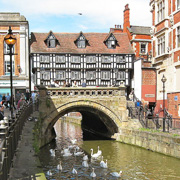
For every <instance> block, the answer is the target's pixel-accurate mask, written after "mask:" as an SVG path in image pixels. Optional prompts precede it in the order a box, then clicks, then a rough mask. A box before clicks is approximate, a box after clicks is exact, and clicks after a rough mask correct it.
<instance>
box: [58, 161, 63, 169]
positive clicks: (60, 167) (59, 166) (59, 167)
mask: <svg viewBox="0 0 180 180" xmlns="http://www.w3.org/2000/svg"><path fill="white" fill-rule="evenodd" d="M57 169H58V170H59V171H62V165H61V161H60V162H59V164H58V165H57Z"/></svg>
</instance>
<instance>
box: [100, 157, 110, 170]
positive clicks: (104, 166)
mask: <svg viewBox="0 0 180 180" xmlns="http://www.w3.org/2000/svg"><path fill="white" fill-rule="evenodd" d="M100 166H101V167H102V168H108V167H107V159H106V162H103V163H101V164H100Z"/></svg>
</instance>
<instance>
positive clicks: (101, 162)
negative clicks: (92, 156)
mask: <svg viewBox="0 0 180 180" xmlns="http://www.w3.org/2000/svg"><path fill="white" fill-rule="evenodd" d="M103 163H104V161H103V156H102V157H101V161H100V166H101V165H102V164H103Z"/></svg>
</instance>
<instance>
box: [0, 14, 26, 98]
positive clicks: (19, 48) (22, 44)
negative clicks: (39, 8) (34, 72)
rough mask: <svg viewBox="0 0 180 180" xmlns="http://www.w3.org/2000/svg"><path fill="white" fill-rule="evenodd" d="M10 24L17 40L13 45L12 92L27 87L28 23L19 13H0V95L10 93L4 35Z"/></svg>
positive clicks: (8, 66)
mask: <svg viewBox="0 0 180 180" xmlns="http://www.w3.org/2000/svg"><path fill="white" fill-rule="evenodd" d="M9 26H11V29H12V32H13V34H14V35H15V36H16V39H17V42H16V44H15V45H14V47H13V53H14V55H13V56H12V65H13V69H12V70H13V94H15V93H16V91H17V90H20V91H21V92H25V90H26V89H28V88H29V24H28V21H27V20H26V18H25V17H24V16H22V15H20V14H19V13H0V49H1V50H0V95H2V94H6V93H10V56H9V51H10V50H9V47H8V46H7V44H6V43H5V42H4V37H5V35H6V34H7V33H8V29H9Z"/></svg>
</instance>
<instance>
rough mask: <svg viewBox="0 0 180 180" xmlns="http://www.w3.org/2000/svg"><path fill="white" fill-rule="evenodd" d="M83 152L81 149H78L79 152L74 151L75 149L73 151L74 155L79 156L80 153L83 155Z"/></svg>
mask: <svg viewBox="0 0 180 180" xmlns="http://www.w3.org/2000/svg"><path fill="white" fill-rule="evenodd" d="M83 154H84V152H82V151H81V152H80V151H79V152H76V149H75V151H74V155H75V156H81V155H83Z"/></svg>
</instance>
